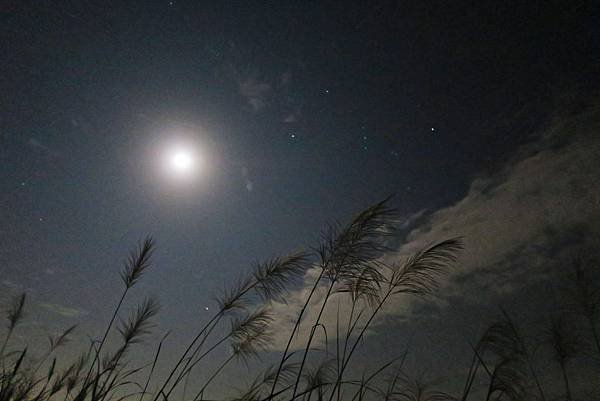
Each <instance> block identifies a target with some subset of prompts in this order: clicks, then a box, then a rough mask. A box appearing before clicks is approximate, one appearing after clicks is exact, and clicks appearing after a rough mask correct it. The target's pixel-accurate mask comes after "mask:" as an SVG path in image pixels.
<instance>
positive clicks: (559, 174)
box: [275, 107, 600, 348]
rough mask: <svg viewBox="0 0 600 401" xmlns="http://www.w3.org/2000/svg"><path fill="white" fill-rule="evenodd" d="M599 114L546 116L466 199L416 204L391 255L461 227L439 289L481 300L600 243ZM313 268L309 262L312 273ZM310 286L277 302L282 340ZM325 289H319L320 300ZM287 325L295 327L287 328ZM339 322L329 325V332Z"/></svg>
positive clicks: (408, 304)
mask: <svg viewBox="0 0 600 401" xmlns="http://www.w3.org/2000/svg"><path fill="white" fill-rule="evenodd" d="M599 117H600V109H598V108H597V107H595V108H593V109H590V110H587V111H586V112H584V113H580V114H579V115H578V116H576V117H573V116H571V117H568V118H562V119H557V120H556V121H554V122H553V123H551V124H549V125H548V127H547V128H546V129H545V130H544V132H543V133H542V134H540V135H539V136H538V140H537V141H535V142H534V143H531V144H529V145H527V146H524V147H521V148H520V149H518V151H517V152H516V153H515V155H513V157H512V158H510V160H508V161H507V163H506V164H505V166H504V167H503V168H501V169H500V170H499V171H498V172H497V173H495V174H492V175H489V176H486V177H480V178H477V179H475V180H474V181H473V182H472V183H471V186H470V189H469V190H468V192H467V194H466V195H465V196H464V197H463V198H462V199H461V200H459V201H458V202H456V203H455V204H453V205H450V206H448V207H445V208H443V209H440V210H437V211H434V212H433V213H430V214H429V215H428V216H425V217H422V216H421V215H422V214H423V212H419V213H417V214H416V215H415V218H414V219H412V220H413V221H414V223H412V225H413V227H414V228H413V229H412V231H411V232H410V233H409V235H408V237H407V240H406V242H405V244H404V245H402V246H401V247H400V248H399V249H398V251H397V252H394V253H393V254H389V255H387V256H386V259H388V261H392V260H393V259H397V258H398V257H399V256H400V257H406V256H409V255H411V254H413V253H414V252H415V251H417V250H418V249H421V248H423V247H425V246H427V245H429V244H432V243H435V242H438V241H441V240H444V239H447V238H452V237H456V236H463V237H464V241H465V251H464V252H463V253H462V255H461V256H460V258H459V263H458V264H457V269H456V271H455V273H454V274H452V275H451V276H449V278H448V279H446V280H444V282H442V283H441V284H442V286H441V287H442V292H441V296H442V297H460V298H462V299H464V300H466V301H467V302H473V303H483V302H491V301H493V299H494V297H499V296H503V295H506V294H510V293H511V292H513V291H516V290H519V289H521V288H523V287H525V286H528V285H532V284H534V283H535V282H539V281H541V280H546V279H548V276H549V275H552V274H554V273H556V272H557V271H558V270H559V269H561V268H563V267H564V265H563V264H561V263H560V261H564V260H570V258H571V257H572V256H573V255H575V254H581V253H585V252H589V251H590V250H592V249H596V248H598V246H597V245H598V244H599V243H600V181H598V179H597V178H598V172H599V171H600V158H598V155H599V154H600V123H599V121H600V118H599ZM414 224H417V225H416V226H414ZM314 275H315V272H314V271H310V272H309V273H308V275H307V277H306V282H307V283H310V282H311V281H312V279H313V278H314ZM465 286H468V287H469V288H465ZM306 296H307V290H306V289H301V290H299V291H296V292H294V293H293V294H291V296H290V297H289V298H288V300H289V302H288V305H287V306H285V305H276V306H275V307H276V308H277V309H278V313H281V314H282V318H281V322H279V324H280V326H279V327H282V329H281V330H278V332H279V333H281V338H280V341H279V342H278V343H277V344H276V346H277V347H278V348H279V347H282V346H284V345H285V344H284V342H285V340H286V337H285V335H286V334H287V333H289V332H291V324H292V321H293V317H294V316H295V312H296V311H297V310H298V308H299V306H300V305H301V304H302V302H303V300H304V299H306ZM322 296H323V294H320V293H318V294H317V296H316V297H315V303H316V304H318V303H319V300H320V299H321V297H322ZM447 299H448V298H447ZM347 304H348V303H347V302H343V301H342V302H340V303H339V305H338V304H336V303H335V302H333V303H331V306H330V307H329V308H328V309H326V311H325V314H324V317H323V319H322V321H323V322H326V324H328V325H329V327H335V321H336V318H337V315H338V307H339V310H340V312H339V314H340V316H346V313H347V311H346V308H347V307H348V306H347ZM413 307H414V303H412V301H410V300H409V299H407V298H396V299H394V300H393V301H392V302H391V303H390V304H389V305H388V306H387V307H386V308H384V309H383V310H382V314H383V316H382V317H385V316H394V317H395V318H396V319H395V320H398V318H399V319H406V318H407V317H410V316H411V314H413V313H414V311H415V310H414V308H413ZM315 309H316V308H312V309H309V311H308V314H307V318H306V319H305V320H306V322H307V324H305V325H304V326H303V327H302V329H301V331H300V335H299V338H300V339H302V338H303V337H305V336H306V335H307V334H308V333H309V331H310V327H309V325H308V322H310V321H311V320H312V319H314V317H315V316H316V315H315V314H316V311H315ZM288 326H289V330H286V329H283V327H288ZM334 332H335V330H330V331H329V340H331V339H332V336H333V335H334V334H335V333H334ZM332 333H333V334H332ZM321 340H322V339H321Z"/></svg>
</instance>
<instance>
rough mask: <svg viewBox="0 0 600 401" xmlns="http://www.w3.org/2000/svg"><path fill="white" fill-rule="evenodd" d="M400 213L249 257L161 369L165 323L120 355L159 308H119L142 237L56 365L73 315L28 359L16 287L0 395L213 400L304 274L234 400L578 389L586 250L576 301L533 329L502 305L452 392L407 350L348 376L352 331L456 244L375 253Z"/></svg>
mask: <svg viewBox="0 0 600 401" xmlns="http://www.w3.org/2000/svg"><path fill="white" fill-rule="evenodd" d="M397 224H398V219H397V213H396V211H395V210H394V209H393V208H391V207H390V206H389V199H386V200H384V201H382V202H379V203H377V204H375V205H373V206H371V207H369V208H367V209H365V210H364V211H362V212H361V213H359V214H357V215H356V216H355V217H354V218H353V219H352V220H351V221H350V222H349V223H348V224H345V225H340V224H336V225H332V226H331V227H329V229H328V230H327V231H326V232H325V234H324V235H323V237H322V241H321V243H320V244H319V245H318V246H317V247H316V249H315V250H314V251H309V252H299V253H293V254H290V255H288V256H284V257H279V258H273V259H270V260H268V261H266V262H264V263H261V264H257V265H256V266H254V268H253V269H252V270H251V271H250V272H249V273H248V274H247V275H245V276H244V277H242V278H240V279H239V280H238V281H237V282H236V283H235V284H234V285H232V286H231V287H230V288H226V289H225V290H224V291H223V292H222V293H221V294H220V296H218V297H217V304H218V310H217V311H216V313H215V314H214V315H213V316H212V317H210V318H209V319H208V320H207V321H205V322H204V323H203V324H201V325H200V326H199V327H198V328H197V329H196V331H195V333H194V334H193V335H192V336H191V338H190V339H189V342H188V343H187V345H186V346H185V347H184V349H183V352H182V353H181V354H180V355H179V356H178V357H177V358H175V362H174V363H173V365H172V366H164V368H165V369H162V371H166V374H165V375H164V377H157V376H156V371H157V367H158V366H159V365H160V364H161V352H162V349H163V344H164V343H165V341H167V340H168V337H167V335H165V336H164V337H163V338H162V339H161V340H160V342H159V343H158V344H157V346H156V351H155V352H154V355H153V357H152V359H151V360H150V361H148V363H147V364H146V365H143V366H137V367H132V366H130V364H131V359H132V358H129V356H130V355H132V353H133V352H135V351H134V349H135V346H136V345H137V344H138V343H140V342H141V341H143V340H144V338H145V336H146V335H147V334H148V333H150V331H151V329H152V319H153V317H155V316H156V314H157V313H158V311H159V307H158V303H157V302H156V301H155V300H153V299H145V300H143V301H142V302H141V303H139V305H138V306H137V308H136V309H134V310H133V311H132V312H131V313H130V314H129V316H128V317H122V316H123V315H124V313H123V312H122V310H121V309H122V307H123V304H124V301H125V299H126V298H127V296H128V295H129V291H130V289H131V288H132V287H133V286H135V285H136V284H137V283H138V282H139V280H140V279H141V278H142V276H143V274H144V272H145V271H146V270H147V269H150V268H152V254H153V252H154V249H155V244H154V241H153V240H152V239H151V238H147V239H145V240H144V241H143V242H142V243H141V244H140V245H139V246H138V247H136V248H135V249H134V250H133V251H132V252H131V254H130V256H129V258H128V259H127V261H126V263H125V266H124V268H123V270H122V272H121V279H122V282H123V285H124V287H123V290H122V292H121V293H120V295H119V297H118V300H117V302H116V304H115V306H114V309H113V313H112V314H111V317H110V319H109V321H108V322H107V324H106V328H105V329H104V330H103V332H102V337H101V338H100V340H99V341H90V345H89V349H88V350H87V352H85V353H84V354H82V355H81V356H80V357H79V358H77V359H76V361H75V362H73V363H71V364H66V365H65V363H67V362H66V361H62V360H61V349H62V348H63V347H65V346H66V345H68V341H69V337H70V336H71V335H72V333H73V332H74V331H75V330H76V327H75V326H72V327H69V328H67V329H66V330H65V331H64V332H63V333H62V334H60V335H58V336H55V337H51V338H50V339H49V346H48V348H47V350H46V352H44V353H43V354H42V356H41V357H39V358H37V359H31V360H30V359H28V357H29V350H28V348H23V349H19V348H18V347H16V346H15V347H14V348H13V347H12V342H11V339H12V336H13V334H14V332H15V330H17V329H18V326H19V324H20V323H21V322H22V320H23V318H24V316H25V315H24V313H25V308H26V299H27V298H26V296H25V294H21V295H18V296H16V297H15V298H14V299H13V301H12V302H11V304H10V305H9V307H8V309H7V310H6V312H5V317H6V321H7V324H6V331H5V334H4V337H3V339H2V342H1V343H0V344H1V345H0V368H1V370H0V401H29V400H34V401H50V400H58V401H87V400H89V401H123V400H126V399H128V398H131V397H137V398H138V401H144V400H148V401H167V400H172V399H174V398H175V396H174V394H175V390H176V389H181V387H182V386H186V383H187V382H188V381H191V382H192V383H194V386H195V388H196V391H195V392H194V393H193V394H191V395H190V396H189V397H187V399H186V400H185V401H187V400H188V399H189V400H193V401H201V400H210V399H212V398H210V397H207V396H206V395H207V393H208V392H209V391H210V390H211V388H212V387H211V384H213V383H214V382H215V380H216V379H217V378H218V377H221V376H223V375H227V371H228V367H229V366H230V365H232V364H236V363H238V364H247V363H248V362H249V361H250V360H253V359H256V358H257V357H259V356H260V355H261V354H263V353H265V352H267V351H269V347H270V345H271V344H272V341H273V340H272V335H273V331H274V329H275V328H274V327H273V323H274V320H275V319H274V318H275V317H276V316H274V315H273V312H272V309H271V304H272V302H274V301H275V302H283V301H285V299H286V296H287V294H288V293H289V291H290V290H291V289H295V290H297V289H298V288H299V287H300V286H305V287H306V298H305V299H304V300H303V303H302V304H301V305H299V306H298V307H299V308H298V313H297V315H296V320H295V324H294V325H292V326H291V327H290V328H289V329H290V332H289V333H287V336H288V337H287V338H288V341H287V344H286V347H285V349H284V350H283V352H282V353H281V355H280V358H279V359H278V362H277V363H275V364H274V365H272V366H267V367H265V368H264V370H263V371H262V372H259V373H258V374H256V375H255V377H251V378H248V379H249V380H250V384H249V386H248V388H247V389H245V390H243V391H241V393H240V394H239V396H238V397H234V399H235V400H238V401H270V400H281V401H286V400H290V401H291V400H296V399H301V400H303V401H332V400H333V399H334V398H335V399H336V400H337V401H339V400H341V399H344V400H352V401H359V400H360V401H362V400H383V401H409V400H410V401H419V400H430V401H443V400H463V401H466V400H471V399H480V398H484V399H486V400H493V401H499V400H534V399H538V400H542V401H550V400H553V399H557V398H556V397H557V396H558V397H559V398H560V397H563V398H566V399H567V400H573V399H574V398H573V397H574V396H573V394H574V391H573V388H572V383H571V381H570V371H569V367H570V364H571V363H572V361H574V360H576V359H577V358H580V357H592V358H596V359H597V358H598V357H600V345H599V343H598V329H597V324H598V315H599V313H598V310H599V309H598V302H599V298H598V294H599V291H598V288H596V287H595V286H594V284H593V282H591V281H590V280H586V279H585V277H586V275H585V273H586V271H585V268H584V266H583V265H582V264H577V265H576V269H575V272H576V274H575V280H574V287H575V288H576V291H575V294H576V296H575V299H576V302H575V305H576V306H575V310H571V311H570V312H568V311H561V312H560V313H558V314H557V315H556V316H554V317H552V318H550V320H549V321H550V323H549V325H548V327H547V328H546V329H544V328H540V329H539V330H538V331H539V335H537V336H534V337H533V338H530V337H527V336H525V335H524V334H523V332H522V331H521V329H520V327H519V326H518V325H517V323H516V322H515V320H514V319H513V318H512V317H511V316H510V314H509V313H508V312H506V311H504V310H503V311H502V313H501V314H500V316H499V318H498V319H497V321H496V322H494V323H493V324H491V325H490V326H489V327H488V328H487V329H486V330H485V331H484V332H483V335H482V336H481V338H480V339H479V341H478V342H477V343H476V344H475V345H474V346H472V351H473V359H472V364H471V366H470V367H469V369H468V371H467V374H466V377H465V385H464V389H463V391H462V393H461V394H456V395H454V396H453V395H451V394H448V393H446V392H444V391H441V390H438V389H435V388H433V387H432V386H431V384H428V382H426V381H424V380H423V379H422V378H421V377H415V376H414V375H411V372H410V371H409V370H408V369H407V368H406V367H405V366H404V360H405V357H406V354H407V353H408V350H406V351H404V352H399V353H398V355H397V356H396V357H393V356H390V357H389V359H388V360H387V361H382V363H381V365H380V367H379V368H378V369H375V371H373V372H364V373H363V374H362V376H361V377H360V378H348V377H347V376H348V372H349V370H350V369H349V368H350V366H351V364H352V361H353V357H354V355H355V353H356V351H357V349H358V348H359V347H360V346H361V344H363V343H364V342H365V341H368V339H365V334H366V332H367V331H368V330H369V328H371V326H372V324H373V322H374V321H375V320H376V318H377V316H379V314H380V313H381V310H382V308H383V307H384V306H385V305H386V304H387V303H388V302H390V300H391V299H393V298H395V297H399V296H417V297H427V296H428V295H430V294H434V293H436V291H437V289H438V283H439V279H440V278H441V277H442V276H444V275H446V274H448V273H449V272H450V271H451V270H452V268H453V266H454V265H455V263H456V257H457V254H458V253H459V252H460V251H461V250H462V242H461V240H460V239H456V238H455V239H448V240H445V241H442V242H439V243H436V244H431V245H430V246H428V247H426V248H424V249H421V250H419V251H417V252H416V253H415V254H414V255H412V256H411V257H409V258H407V259H406V260H396V261H394V262H393V263H385V262H384V261H383V258H382V256H383V255H389V252H390V251H391V250H390V249H389V248H388V244H389V243H390V240H391V239H393V238H395V232H396V226H397ZM317 294H319V297H317ZM340 297H342V299H343V302H345V303H346V304H347V305H348V307H349V313H348V314H347V315H346V316H344V318H343V319H342V318H341V317H340V314H339V312H338V319H337V321H336V322H335V324H334V325H330V323H328V322H324V321H323V316H324V315H323V314H324V311H325V310H326V308H327V307H328V306H329V305H330V304H331V302H332V300H333V299H339V298H340ZM309 308H315V310H314V312H315V313H314V317H313V318H312V319H313V321H311V322H308V324H309V328H310V330H309V334H308V337H307V338H305V339H303V341H304V343H303V344H302V346H300V347H299V348H298V350H297V351H294V352H292V343H293V341H294V340H297V339H298V332H299V329H300V325H301V323H302V324H307V322H306V321H305V320H306V319H307V316H309V314H308V310H309ZM338 308H339V306H338ZM338 311H339V309H338ZM571 317H575V318H581V319H583V321H584V322H585V325H583V326H582V325H581V324H578V323H576V322H573V321H572V320H573V319H572V318H571ZM330 326H333V327H330ZM277 329H278V330H281V328H277ZM113 332H115V333H117V334H118V338H119V342H118V344H116V345H115V344H110V346H109V344H108V343H107V338H108V336H109V334H110V333H113ZM334 332H335V347H334V351H333V352H329V351H328V350H326V351H325V352H323V351H316V350H315V349H314V347H313V343H314V341H315V339H316V337H317V335H319V333H323V334H324V335H325V336H328V333H334ZM586 338H588V339H589V341H588V339H586ZM325 342H326V343H328V342H329V341H327V340H326V341H325ZM589 344H591V346H590V345H589ZM227 346H228V347H229V353H228V354H227V355H226V357H225V358H224V359H223V360H221V361H220V362H216V363H215V362H214V360H211V363H210V364H208V363H207V357H208V356H209V355H212V354H213V352H214V351H215V350H218V349H222V348H224V347H227ZM540 352H543V353H544V355H545V356H547V357H551V358H552V360H553V361H554V362H555V364H556V366H557V367H558V369H559V370H560V372H561V376H562V380H563V382H564V386H563V388H564V391H562V394H558V395H556V394H552V396H551V395H550V390H549V388H548V386H546V384H545V383H544V381H543V380H542V378H541V376H540V374H539V373H540V372H542V371H543V370H544V369H545V367H544V366H540V365H539V364H538V362H537V361H538V360H539V357H540ZM213 359H214V358H213ZM58 366H66V367H65V368H62V369H59V368H58ZM199 367H202V370H203V371H204V372H207V373H206V374H205V375H202V376H203V377H206V378H205V379H203V380H200V379H199V378H197V377H195V375H194V370H195V369H199ZM141 374H143V376H142V377H143V379H140V375H141ZM138 380H139V382H138ZM184 394H187V388H186V389H185V391H184Z"/></svg>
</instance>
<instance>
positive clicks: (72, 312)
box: [39, 303, 88, 318]
mask: <svg viewBox="0 0 600 401" xmlns="http://www.w3.org/2000/svg"><path fill="white" fill-rule="evenodd" d="M39 305H40V307H42V308H44V309H46V310H47V311H50V312H52V313H56V314H58V315H61V316H64V317H70V318H72V317H79V316H83V315H87V314H88V312H87V311H85V310H83V309H78V308H73V307H69V306H64V305H59V304H52V303H40V304H39Z"/></svg>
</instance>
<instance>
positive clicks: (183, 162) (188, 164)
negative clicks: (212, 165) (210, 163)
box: [171, 150, 194, 174]
mask: <svg viewBox="0 0 600 401" xmlns="http://www.w3.org/2000/svg"><path fill="white" fill-rule="evenodd" d="M171 165H172V166H173V169H174V170H175V171H177V172H179V173H181V174H185V173H187V172H189V171H190V170H191V169H192V168H193V167H194V159H193V158H192V155H191V154H189V153H187V152H185V151H181V150H179V151H175V152H174V153H173V155H172V157H171Z"/></svg>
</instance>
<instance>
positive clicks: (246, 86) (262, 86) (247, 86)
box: [239, 76, 272, 112]
mask: <svg viewBox="0 0 600 401" xmlns="http://www.w3.org/2000/svg"><path fill="white" fill-rule="evenodd" d="M239 91H240V94H241V95H242V96H243V97H245V98H246V100H247V101H248V104H250V106H251V107H252V110H254V111H255V112H258V111H260V110H262V109H263V108H264V107H265V106H266V105H267V103H268V99H269V96H270V95H271V92H272V87H271V85H270V84H268V83H266V82H259V81H258V80H257V79H256V77H254V76H250V77H247V78H246V79H244V80H242V81H240V82H239Z"/></svg>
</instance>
